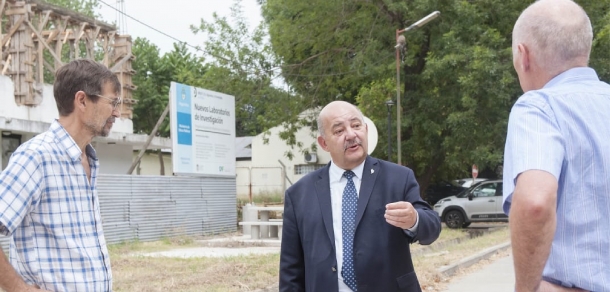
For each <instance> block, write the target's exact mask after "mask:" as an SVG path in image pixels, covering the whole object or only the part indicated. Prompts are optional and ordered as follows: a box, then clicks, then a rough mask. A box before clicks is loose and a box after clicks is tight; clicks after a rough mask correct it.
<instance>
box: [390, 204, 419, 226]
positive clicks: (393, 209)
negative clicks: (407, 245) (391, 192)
mask: <svg viewBox="0 0 610 292" xmlns="http://www.w3.org/2000/svg"><path fill="white" fill-rule="evenodd" d="M384 217H385V221H386V222H388V223H390V224H391V225H394V226H396V227H398V228H401V229H409V228H412V227H413V225H415V220H417V211H415V208H413V205H411V203H409V202H396V203H390V204H387V205H386V206H385V215H384Z"/></svg>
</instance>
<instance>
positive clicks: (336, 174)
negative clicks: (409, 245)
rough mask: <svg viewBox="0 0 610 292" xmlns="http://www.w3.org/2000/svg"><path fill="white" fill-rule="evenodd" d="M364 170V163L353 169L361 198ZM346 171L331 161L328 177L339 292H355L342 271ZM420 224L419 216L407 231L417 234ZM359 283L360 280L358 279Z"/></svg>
mask: <svg viewBox="0 0 610 292" xmlns="http://www.w3.org/2000/svg"><path fill="white" fill-rule="evenodd" d="M363 170H364V161H363V162H362V163H361V164H360V165H358V166H356V167H355V168H353V169H351V171H352V172H353V173H354V174H355V175H354V177H353V178H352V181H354V185H355V186H356V192H357V195H358V197H360V183H361V182H362V172H363ZM345 171H346V170H345V169H342V168H340V167H338V166H337V165H336V164H335V163H334V162H332V161H331V163H330V168H329V170H328V177H329V181H330V202H331V206H332V215H333V216H332V217H333V231H334V232H333V233H334V235H335V253H336V256H337V273H338V275H337V278H338V280H339V292H353V291H352V289H350V288H349V287H348V286H347V285H346V284H345V282H343V276H341V271H342V270H343V224H342V219H343V214H342V209H341V208H342V205H343V203H342V202H343V189H345V186H346V185H347V178H345V177H344V176H343V173H344V172H345ZM418 224H419V214H418V215H417V219H416V220H415V225H414V226H413V227H412V228H409V229H407V230H408V231H411V232H415V231H416V230H417V226H418ZM356 281H358V278H356Z"/></svg>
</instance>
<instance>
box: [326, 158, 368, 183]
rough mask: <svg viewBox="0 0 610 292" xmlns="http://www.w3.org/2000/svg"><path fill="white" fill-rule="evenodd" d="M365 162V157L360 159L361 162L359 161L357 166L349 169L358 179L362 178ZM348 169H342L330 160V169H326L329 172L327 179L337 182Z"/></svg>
mask: <svg viewBox="0 0 610 292" xmlns="http://www.w3.org/2000/svg"><path fill="white" fill-rule="evenodd" d="M365 162H366V159H364V161H362V163H360V164H359V165H358V166H356V167H354V168H353V169H350V170H351V171H352V172H353V173H354V174H355V175H356V177H357V178H358V179H360V180H362V172H363V171H364V163H365ZM346 170H348V169H343V168H340V167H338V166H337V165H336V164H335V163H334V162H333V161H332V160H331V161H330V169H329V170H328V172H329V179H330V182H331V183H333V182H338V181H339V180H341V178H342V177H343V173H344V172H345V171H346Z"/></svg>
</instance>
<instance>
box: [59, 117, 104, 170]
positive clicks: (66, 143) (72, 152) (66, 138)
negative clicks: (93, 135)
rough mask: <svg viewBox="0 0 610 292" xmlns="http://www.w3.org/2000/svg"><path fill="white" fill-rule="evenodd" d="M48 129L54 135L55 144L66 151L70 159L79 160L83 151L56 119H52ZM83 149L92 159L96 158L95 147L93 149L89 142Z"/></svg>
mask: <svg viewBox="0 0 610 292" xmlns="http://www.w3.org/2000/svg"><path fill="white" fill-rule="evenodd" d="M49 131H51V133H53V135H54V136H55V140H57V144H58V145H59V146H60V148H62V149H63V150H65V151H66V153H68V156H69V157H70V159H72V161H80V159H81V154H82V153H83V152H82V151H81V150H80V148H79V147H78V145H77V144H76V142H75V141H74V139H72V136H70V134H68V131H66V129H65V128H64V127H63V126H62V125H61V124H60V123H59V121H58V120H54V121H53V122H52V123H51V127H49ZM85 151H86V153H87V156H88V157H90V158H92V159H93V160H97V155H96V153H95V149H93V147H92V146H91V144H88V145H87V147H86V149H85Z"/></svg>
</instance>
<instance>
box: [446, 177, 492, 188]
mask: <svg viewBox="0 0 610 292" xmlns="http://www.w3.org/2000/svg"><path fill="white" fill-rule="evenodd" d="M486 180H487V179H486V178H475V179H474V183H475V184H476V183H478V182H482V181H486ZM453 182H454V183H455V184H457V185H459V186H462V187H465V188H469V187H471V186H472V185H473V179H472V177H469V178H461V179H456V180H454V181H453Z"/></svg>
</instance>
